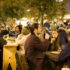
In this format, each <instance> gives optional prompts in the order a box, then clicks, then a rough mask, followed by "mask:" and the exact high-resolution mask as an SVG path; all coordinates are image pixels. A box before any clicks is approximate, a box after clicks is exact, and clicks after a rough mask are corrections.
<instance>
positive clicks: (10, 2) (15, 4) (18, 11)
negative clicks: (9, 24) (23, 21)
mask: <svg viewBox="0 0 70 70" xmlns="http://www.w3.org/2000/svg"><path fill="white" fill-rule="evenodd" d="M0 8H1V9H0V20H1V21H6V20H7V18H8V17H10V18H17V19H19V18H22V17H23V15H24V9H23V1H22V0H2V1H0Z"/></svg>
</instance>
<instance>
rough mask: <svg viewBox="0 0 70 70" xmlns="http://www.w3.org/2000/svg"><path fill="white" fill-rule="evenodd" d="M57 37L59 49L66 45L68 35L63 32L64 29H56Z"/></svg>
mask: <svg viewBox="0 0 70 70" xmlns="http://www.w3.org/2000/svg"><path fill="white" fill-rule="evenodd" d="M58 37H59V44H60V49H63V48H64V45H65V44H66V43H68V34H67V32H66V31H65V30H64V28H60V29H58Z"/></svg>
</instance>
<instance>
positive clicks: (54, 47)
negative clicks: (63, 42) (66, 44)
mask: <svg viewBox="0 0 70 70" xmlns="http://www.w3.org/2000/svg"><path fill="white" fill-rule="evenodd" d="M48 50H49V51H58V50H59V38H58V32H57V30H52V32H51V36H50V45H49V48H48Z"/></svg>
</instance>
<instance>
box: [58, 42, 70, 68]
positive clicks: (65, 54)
mask: <svg viewBox="0 0 70 70" xmlns="http://www.w3.org/2000/svg"><path fill="white" fill-rule="evenodd" d="M59 60H60V61H62V62H66V63H67V65H68V67H69V68H70V42H69V43H68V44H66V46H65V48H64V49H63V50H62V51H61V53H60V55H59Z"/></svg>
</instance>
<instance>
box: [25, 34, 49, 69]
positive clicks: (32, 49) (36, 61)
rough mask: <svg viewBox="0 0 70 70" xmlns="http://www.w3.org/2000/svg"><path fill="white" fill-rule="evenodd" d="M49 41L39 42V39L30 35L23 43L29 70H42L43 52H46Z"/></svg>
mask: <svg viewBox="0 0 70 70" xmlns="http://www.w3.org/2000/svg"><path fill="white" fill-rule="evenodd" d="M48 46H49V41H48V40H45V41H44V42H41V41H40V39H39V38H38V37H37V36H36V35H34V34H31V35H30V36H29V37H28V38H27V40H26V42H25V46H24V47H25V56H26V58H27V59H28V60H29V61H30V63H31V64H30V65H31V70H42V63H43V59H44V54H43V52H45V51H47V49H48Z"/></svg>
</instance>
